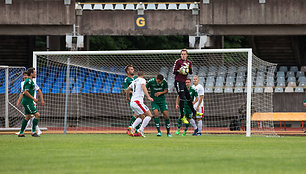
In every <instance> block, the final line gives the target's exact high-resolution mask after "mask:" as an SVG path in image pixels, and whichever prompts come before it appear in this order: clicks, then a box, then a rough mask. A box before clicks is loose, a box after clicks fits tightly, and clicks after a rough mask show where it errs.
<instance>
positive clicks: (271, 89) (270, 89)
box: [264, 87, 273, 93]
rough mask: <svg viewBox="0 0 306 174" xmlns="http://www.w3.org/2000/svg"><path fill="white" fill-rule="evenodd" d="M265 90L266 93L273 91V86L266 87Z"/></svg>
mask: <svg viewBox="0 0 306 174" xmlns="http://www.w3.org/2000/svg"><path fill="white" fill-rule="evenodd" d="M264 92H265V93H271V92H273V88H272V87H265V90H264Z"/></svg>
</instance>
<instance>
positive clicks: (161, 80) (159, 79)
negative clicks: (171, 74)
mask: <svg viewBox="0 0 306 174" xmlns="http://www.w3.org/2000/svg"><path fill="white" fill-rule="evenodd" d="M163 80H164V76H163V75H161V74H158V75H157V77H156V82H157V83H158V84H161V83H162V82H163Z"/></svg>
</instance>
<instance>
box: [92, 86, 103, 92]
mask: <svg viewBox="0 0 306 174" xmlns="http://www.w3.org/2000/svg"><path fill="white" fill-rule="evenodd" d="M92 93H101V88H99V87H93V88H92Z"/></svg>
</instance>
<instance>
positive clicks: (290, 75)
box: [286, 71, 295, 77]
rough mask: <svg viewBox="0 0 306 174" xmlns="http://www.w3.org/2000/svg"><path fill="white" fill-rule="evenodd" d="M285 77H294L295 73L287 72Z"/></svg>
mask: <svg viewBox="0 0 306 174" xmlns="http://www.w3.org/2000/svg"><path fill="white" fill-rule="evenodd" d="M286 77H295V73H294V72H293V71H288V72H287V74H286Z"/></svg>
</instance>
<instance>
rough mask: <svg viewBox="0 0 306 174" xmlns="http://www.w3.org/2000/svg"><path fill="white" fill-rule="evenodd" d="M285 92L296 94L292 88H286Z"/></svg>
mask: <svg viewBox="0 0 306 174" xmlns="http://www.w3.org/2000/svg"><path fill="white" fill-rule="evenodd" d="M285 92H294V91H293V88H292V87H290V86H288V87H286V88H285Z"/></svg>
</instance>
